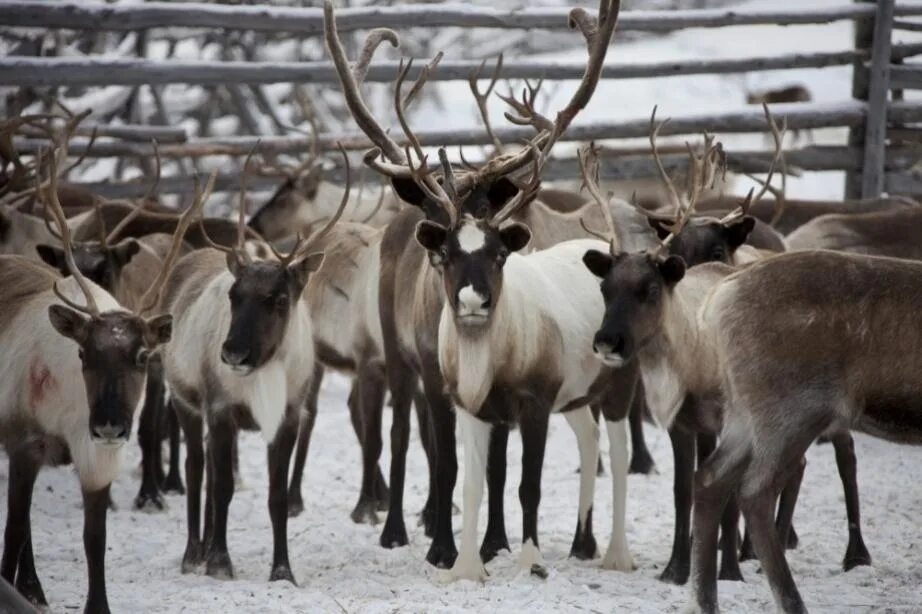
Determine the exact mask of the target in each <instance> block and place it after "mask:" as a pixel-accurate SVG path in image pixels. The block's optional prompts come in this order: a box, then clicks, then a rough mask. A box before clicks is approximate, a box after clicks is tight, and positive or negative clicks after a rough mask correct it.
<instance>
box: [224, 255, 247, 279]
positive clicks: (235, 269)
mask: <svg viewBox="0 0 922 614" xmlns="http://www.w3.org/2000/svg"><path fill="white" fill-rule="evenodd" d="M225 261H226V262H227V270H228V271H230V272H231V275H233V276H234V277H239V275H240V269H241V268H242V266H243V265H242V263H241V262H240V257H239V256H238V255H237V252H236V251H235V250H231V251H229V252H227V255H226V259H225Z"/></svg>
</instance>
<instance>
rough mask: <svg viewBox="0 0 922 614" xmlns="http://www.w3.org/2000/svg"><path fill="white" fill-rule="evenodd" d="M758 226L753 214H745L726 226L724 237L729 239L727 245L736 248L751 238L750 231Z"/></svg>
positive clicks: (732, 248)
mask: <svg viewBox="0 0 922 614" xmlns="http://www.w3.org/2000/svg"><path fill="white" fill-rule="evenodd" d="M755 227H756V220H755V218H754V217H752V216H751V215H747V216H744V217H742V218H740V219H738V220H735V221H732V222H730V223H729V224H727V225H725V226H724V237H726V239H727V246H728V247H729V248H730V249H731V250H734V249H736V248H737V247H739V246H740V245H742V244H743V243H745V242H746V239H748V238H749V233H751V232H752V229H753V228H755Z"/></svg>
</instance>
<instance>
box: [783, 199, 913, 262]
mask: <svg viewBox="0 0 922 614" xmlns="http://www.w3.org/2000/svg"><path fill="white" fill-rule="evenodd" d="M920 233H922V209H919V208H917V207H912V208H905V209H892V210H889V211H875V212H872V213H862V214H840V213H833V214H828V215H823V216H821V217H817V218H815V219H814V220H812V221H810V222H808V223H806V224H804V225H803V226H801V227H800V228H798V229H797V230H795V231H794V232H792V233H791V234H790V235H789V236H788V238H787V243H788V246H789V247H790V249H792V250H795V249H831V250H836V251H841V252H850V253H853V254H867V255H872V256H890V257H891V258H906V259H909V260H922V245H920V244H919V236H920Z"/></svg>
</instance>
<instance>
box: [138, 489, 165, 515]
mask: <svg viewBox="0 0 922 614" xmlns="http://www.w3.org/2000/svg"><path fill="white" fill-rule="evenodd" d="M134 509H136V510H138V511H140V512H148V513H155V512H163V511H165V510H166V501H164V500H163V497H162V496H161V495H160V493H159V492H154V493H150V492H142V493H138V496H137V497H135V498H134Z"/></svg>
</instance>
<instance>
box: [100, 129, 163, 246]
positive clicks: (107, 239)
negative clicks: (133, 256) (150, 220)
mask: <svg viewBox="0 0 922 614" xmlns="http://www.w3.org/2000/svg"><path fill="white" fill-rule="evenodd" d="M151 145H152V146H153V148H154V181H153V182H152V183H151V184H150V187H149V188H147V191H146V192H145V193H144V196H143V197H142V198H141V200H140V201H136V202H135V203H134V204H133V208H132V209H131V211H130V212H129V213H128V215H126V216H125V217H123V218H122V219H121V220H120V221H119V223H118V224H116V225H115V228H113V229H112V231H111V232H109V233H108V234H106V231H105V220H104V219H103V217H102V211H101V210H100V209H99V208H98V207H97V209H96V214H97V216H98V217H99V228H100V231H101V232H102V235H101V236H102V244H103V245H104V246H105V245H109V244H111V243H113V242H114V241H115V240H116V239H117V238H118V237H119V235H121V234H122V232H124V230H125V229H126V228H128V225H129V224H131V223H132V222H133V221H135V220H136V219H137V218H138V216H139V215H141V213H143V212H144V210H145V209H146V208H147V203H148V201H149V200H150V199H151V198H152V197H153V195H154V193H155V192H156V191H157V186H158V185H160V173H161V162H160V147H159V145H158V144H157V139H153V140H151Z"/></svg>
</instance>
